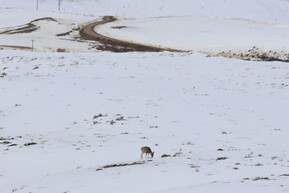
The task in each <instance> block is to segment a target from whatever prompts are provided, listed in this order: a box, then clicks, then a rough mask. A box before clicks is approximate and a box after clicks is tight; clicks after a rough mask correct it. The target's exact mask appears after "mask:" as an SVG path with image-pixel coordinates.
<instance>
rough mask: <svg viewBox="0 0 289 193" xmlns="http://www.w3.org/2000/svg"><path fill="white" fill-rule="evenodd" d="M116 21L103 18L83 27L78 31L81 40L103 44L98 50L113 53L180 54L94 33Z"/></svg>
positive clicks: (173, 50)
mask: <svg viewBox="0 0 289 193" xmlns="http://www.w3.org/2000/svg"><path fill="white" fill-rule="evenodd" d="M116 20H117V19H116V18H115V17H113V16H104V17H103V18H102V21H97V22H93V23H90V24H88V25H87V26H84V27H83V28H82V29H81V30H80V35H81V38H82V39H85V40H94V41H98V42H100V43H102V44H103V46H100V47H99V48H98V49H100V50H108V51H113V52H128V51H138V52H162V51H170V52H182V51H181V50H175V49H169V48H159V47H154V46H148V45H143V44H137V43H131V42H127V41H123V40H118V39H114V38H110V37H106V36H104V35H101V34H99V33H97V32H96V31H94V28H95V26H97V25H103V24H106V23H109V22H113V21H116Z"/></svg>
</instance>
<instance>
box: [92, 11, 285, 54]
mask: <svg viewBox="0 0 289 193" xmlns="http://www.w3.org/2000/svg"><path fill="white" fill-rule="evenodd" d="M118 26H122V28H121V29H119V28H117V27H118ZM95 31H97V32H98V33H100V34H103V35H105V36H109V37H112V38H115V39H121V40H125V41H131V42H135V43H140V44H149V45H153V46H160V47H164V48H173V49H178V50H186V51H188V50H189V51H198V52H203V53H213V54H217V53H220V52H222V51H229V50H231V51H234V52H240V51H245V50H249V49H251V48H252V47H254V46H256V47H258V48H260V49H262V50H265V51H269V50H275V51H280V52H281V51H284V50H285V51H286V52H288V50H289V44H287V43H286V42H287V39H288V38H289V37H288V34H289V25H288V24H282V23H269V22H260V21H254V20H244V19H243V20H242V19H227V18H220V17H196V16H195V17H161V18H158V17H157V18H149V19H147V18H145V19H135V20H120V21H117V22H113V23H108V24H106V25H101V26H97V27H96V28H95Z"/></svg>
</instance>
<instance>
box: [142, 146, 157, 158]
mask: <svg viewBox="0 0 289 193" xmlns="http://www.w3.org/2000/svg"><path fill="white" fill-rule="evenodd" d="M154 153H155V152H152V150H151V148H149V147H147V146H144V147H142V148H141V159H143V154H145V155H146V158H147V157H148V155H150V156H151V158H153V157H154Z"/></svg>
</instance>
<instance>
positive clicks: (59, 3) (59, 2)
mask: <svg viewBox="0 0 289 193" xmlns="http://www.w3.org/2000/svg"><path fill="white" fill-rule="evenodd" d="M61 1H62V0H58V11H60V5H61Z"/></svg>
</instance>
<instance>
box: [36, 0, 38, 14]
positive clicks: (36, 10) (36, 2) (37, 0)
mask: <svg viewBox="0 0 289 193" xmlns="http://www.w3.org/2000/svg"><path fill="white" fill-rule="evenodd" d="M36 11H38V0H36Z"/></svg>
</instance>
